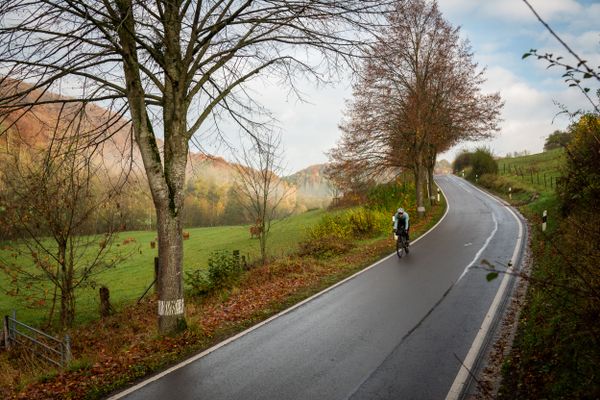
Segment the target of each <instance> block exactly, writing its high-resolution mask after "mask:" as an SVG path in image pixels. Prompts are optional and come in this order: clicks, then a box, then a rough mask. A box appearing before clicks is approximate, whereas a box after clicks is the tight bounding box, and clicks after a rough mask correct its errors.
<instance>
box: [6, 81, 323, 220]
mask: <svg viewBox="0 0 600 400" xmlns="http://www.w3.org/2000/svg"><path fill="white" fill-rule="evenodd" d="M15 84H16V83H15V82H8V81H5V82H4V83H3V85H2V86H0V95H4V96H6V95H7V94H10V93H11V91H12V90H14V89H13V88H11V85H15ZM18 86H20V87H22V86H25V87H26V86H27V85H26V84H23V83H20V84H18ZM64 98H65V97H60V96H59V95H57V94H53V93H42V92H41V91H39V90H34V91H32V92H30V93H29V94H28V95H27V96H26V97H25V98H23V99H21V102H23V103H33V102H35V101H42V102H43V103H44V104H41V105H36V106H35V107H33V108H32V109H31V110H30V111H29V112H27V113H23V112H22V111H14V112H12V113H10V114H8V115H5V116H4V117H3V118H1V119H0V127H1V128H0V129H1V131H0V147H2V150H1V151H2V152H3V153H5V154H17V152H18V150H17V149H23V150H26V151H38V150H43V149H46V148H48V147H50V146H53V147H56V146H61V145H62V143H67V141H63V140H62V139H69V140H72V139H73V138H79V139H80V140H79V143H78V145H80V146H82V147H83V146H87V145H90V144H91V145H92V147H93V148H94V157H95V158H94V159H95V160H96V162H97V163H98V164H101V165H103V167H104V168H106V170H107V171H108V172H109V174H110V175H112V176H118V175H120V174H122V173H123V172H124V171H127V172H129V171H131V172H132V174H130V176H129V179H128V182H129V185H130V186H131V187H134V188H133V189H131V190H129V192H130V193H129V194H128V195H125V196H129V198H127V199H125V200H122V201H121V203H122V205H123V208H122V209H123V210H127V211H126V213H127V214H128V216H127V222H126V226H128V227H130V228H132V229H144V228H147V227H150V226H152V221H149V220H148V218H149V217H148V216H149V215H150V219H152V214H153V212H152V206H151V200H150V195H149V192H148V184H147V181H146V178H145V173H144V171H143V164H142V160H141V155H140V153H139V151H138V150H137V146H136V145H135V142H134V140H133V137H132V134H131V129H130V124H129V123H128V121H127V120H126V119H124V118H123V117H122V116H120V115H116V114H114V113H111V112H109V111H108V110H106V109H103V108H101V107H98V106H95V105H86V107H85V108H84V110H85V112H84V113H81V103H79V102H70V103H67V105H66V106H65V107H61V106H60V105H58V104H52V103H49V102H50V101H52V100H56V99H64ZM71 121H74V123H71ZM57 138H58V140H57ZM157 142H158V143H157V144H158V146H159V148H161V147H162V141H161V140H160V139H158V140H157ZM322 169H323V166H314V167H309V168H307V169H305V170H303V171H300V172H298V173H296V174H294V175H292V177H291V178H289V177H288V178H285V179H283V178H282V179H283V187H284V190H285V192H286V193H287V194H288V195H287V197H286V198H285V201H284V202H282V204H281V208H282V212H283V213H284V214H289V213H294V212H296V213H298V212H303V211H306V210H307V209H311V208H318V207H323V206H326V205H327V204H328V202H329V198H330V195H329V194H328V190H327V185H326V183H325V181H324V178H323V175H322ZM235 179H236V168H235V166H234V165H233V164H231V163H229V162H228V161H226V160H225V159H223V158H221V157H218V156H213V155H207V154H201V153H193V152H190V154H189V157H188V163H187V167H186V180H187V184H186V210H185V211H184V213H185V216H184V219H185V220H186V222H185V225H186V226H214V225H222V224H237V223H245V222H249V220H250V217H249V216H247V215H245V214H244V212H243V211H242V210H240V209H239V208H240V206H239V202H237V203H236V201H237V200H236V199H233V198H232V196H233V195H234V194H233V192H232V191H231V188H232V186H233V184H234V182H235ZM140 194H142V197H141V198H140V196H139V195H140Z"/></svg>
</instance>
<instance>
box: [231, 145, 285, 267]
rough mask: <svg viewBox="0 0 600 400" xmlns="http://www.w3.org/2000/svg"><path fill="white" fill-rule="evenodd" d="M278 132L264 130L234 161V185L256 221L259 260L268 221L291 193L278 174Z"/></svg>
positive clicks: (280, 155)
mask: <svg viewBox="0 0 600 400" xmlns="http://www.w3.org/2000/svg"><path fill="white" fill-rule="evenodd" d="M282 160H283V149H282V146H281V136H280V135H275V134H267V135H266V136H265V137H264V139H263V140H261V141H259V142H256V143H255V144H254V146H253V147H252V148H251V149H242V155H241V157H238V158H237V163H236V164H234V166H235V168H236V171H237V177H238V182H237V184H236V185H235V186H234V187H235V188H236V191H237V193H238V196H239V197H240V199H241V203H242V205H243V206H244V207H245V208H246V210H247V212H248V214H249V215H250V216H251V218H252V220H253V221H255V225H254V226H253V227H252V228H251V229H255V231H256V232H255V233H256V234H257V235H258V239H259V243H260V256H261V261H262V263H263V264H264V263H266V261H267V239H268V236H269V232H270V230H271V224H272V223H273V220H274V219H275V218H276V217H277V212H278V211H279V206H280V205H281V202H282V201H283V200H285V198H286V197H287V196H288V195H289V194H290V187H289V186H287V185H286V184H285V182H283V181H282V180H281V179H280V178H279V176H280V175H282V172H283V170H284V168H283V166H282V164H281V162H282Z"/></svg>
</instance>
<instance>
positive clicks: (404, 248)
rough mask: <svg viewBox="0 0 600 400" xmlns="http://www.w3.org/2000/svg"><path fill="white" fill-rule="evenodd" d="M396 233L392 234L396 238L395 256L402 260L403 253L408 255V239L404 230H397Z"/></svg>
mask: <svg viewBox="0 0 600 400" xmlns="http://www.w3.org/2000/svg"><path fill="white" fill-rule="evenodd" d="M398 231H399V232H398ZM398 231H396V233H395V234H394V235H395V236H396V254H398V258H402V256H403V255H404V253H406V254H408V238H407V235H406V230H404V229H399V230H398Z"/></svg>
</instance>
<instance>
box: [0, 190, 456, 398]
mask: <svg viewBox="0 0 600 400" xmlns="http://www.w3.org/2000/svg"><path fill="white" fill-rule="evenodd" d="M339 203H340V204H344V207H342V208H334V209H330V210H327V211H326V210H314V211H310V212H307V213H305V214H302V215H298V216H294V217H290V218H288V219H284V220H280V221H276V222H274V224H273V227H272V230H271V232H270V235H272V239H271V249H273V252H272V253H271V254H273V256H272V257H271V258H270V259H269V260H268V261H267V263H266V264H264V265H263V264H262V262H260V252H259V251H258V247H257V245H256V243H255V242H256V240H257V239H250V237H249V231H248V226H238V227H215V228H196V229H189V230H187V232H188V233H189V239H188V240H186V241H185V242H184V243H185V244H184V245H185V246H186V252H185V254H186V257H187V258H186V259H185V260H184V265H185V266H186V269H185V271H186V277H185V279H184V280H185V283H186V285H185V288H186V289H185V290H186V296H187V297H186V298H187V299H188V300H187V304H186V320H187V321H188V329H187V330H185V331H184V332H182V333H179V334H175V335H171V336H161V335H158V332H157V327H156V324H155V323H153V321H154V310H155V308H156V306H157V296H156V294H154V292H153V290H152V291H150V293H149V294H148V295H147V296H146V297H145V298H143V299H142V301H140V302H139V303H138V302H137V298H138V297H139V296H140V295H141V293H142V292H143V291H144V290H145V288H146V287H147V285H149V283H150V282H152V279H153V275H152V274H153V272H152V260H153V257H154V256H155V255H156V249H152V248H151V247H150V242H151V241H152V240H153V239H154V238H153V234H152V233H151V232H128V233H125V234H123V236H119V240H118V243H119V244H120V246H121V247H129V246H132V247H133V248H135V249H136V251H134V252H132V256H131V257H130V258H128V259H127V260H125V261H124V262H123V264H120V265H118V266H117V267H115V268H112V269H109V270H106V271H105V272H103V274H102V275H100V276H99V277H98V278H97V281H98V283H100V282H102V283H103V284H105V285H106V286H108V287H109V288H110V289H111V299H113V305H114V309H115V312H114V313H113V314H112V315H110V316H107V317H103V318H100V317H99V315H98V311H97V306H98V303H97V301H96V300H94V297H95V293H96V292H95V291H90V293H89V295H88V297H86V296H81V297H80V298H81V299H82V302H85V301H87V302H89V305H88V307H87V308H86V307H78V310H80V314H81V315H78V318H76V320H75V326H74V328H73V329H72V330H71V331H70V334H71V336H72V338H73V361H72V362H71V364H70V366H69V367H68V368H67V369H65V370H62V371H61V370H59V369H53V368H49V367H48V366H47V365H45V364H42V363H41V362H39V361H36V360H35V359H34V358H33V357H31V356H30V355H29V354H28V353H27V352H18V351H11V352H2V353H0V370H1V371H2V372H0V387H1V388H2V389H1V390H2V391H1V392H0V397H2V398H9V399H10V398H27V399H48V398H90V399H94V398H100V397H102V396H105V395H107V394H108V393H110V392H111V391H113V390H116V389H118V388H120V387H123V386H124V385H126V384H128V383H130V382H132V381H134V380H136V379H138V378H140V377H143V376H145V375H147V374H149V373H152V372H155V371H157V370H160V369H163V368H166V367H167V366H169V365H171V364H173V363H175V362H177V361H178V360H181V359H182V358H184V357H186V356H189V355H191V354H194V353H197V352H199V351H202V350H203V349H206V348H208V347H210V346H212V345H214V344H216V343H218V342H219V341H221V340H223V339H225V338H227V337H229V336H232V335H234V334H235V333H237V332H240V331H241V330H243V329H246V328H248V327H249V326H251V325H254V324H256V323H257V322H259V321H261V320H264V319H266V318H268V317H269V316H271V315H274V314H275V313H277V312H279V311H281V310H283V309H285V308H287V307H289V306H291V305H293V304H295V303H296V302H298V301H301V300H302V299H305V298H307V297H309V296H311V295H312V294H315V293H317V292H319V291H321V290H323V289H324V288H326V287H328V286H330V285H332V284H334V283H335V282H338V281H340V280H342V279H344V278H346V277H348V276H350V275H352V274H353V273H355V272H357V271H359V270H361V269H363V268H364V267H366V266H368V265H370V264H372V263H373V262H375V261H376V260H378V259H380V258H382V257H383V256H386V255H388V254H390V253H392V251H393V249H394V242H393V239H392V235H391V215H392V214H393V212H394V211H395V209H396V208H397V207H399V206H403V207H404V208H405V209H407V211H408V212H409V213H412V215H415V217H414V218H412V217H411V221H412V222H413V224H412V228H411V229H412V231H413V232H414V235H415V236H414V237H415V238H416V237H418V236H420V235H421V234H422V233H423V232H425V231H426V230H427V229H429V228H430V227H431V226H432V225H433V224H434V223H435V222H436V221H438V220H439V218H440V217H441V216H442V215H443V213H444V211H445V202H444V201H442V202H441V204H434V205H432V206H431V208H430V210H429V211H428V213H427V214H426V216H425V217H423V218H419V217H417V216H416V202H415V196H414V184H413V183H410V182H408V183H407V182H403V183H402V184H399V183H390V184H385V185H378V186H375V187H371V188H370V189H367V190H366V191H365V192H361V193H349V194H348V196H347V198H345V199H344V198H342V199H340V201H339ZM125 241H128V242H129V243H128V244H123V243H124V242H125ZM251 248H252V249H254V250H253V251H252V250H250V249H251ZM233 250H239V254H237V253H236V254H235V255H234V253H233ZM242 256H244V260H245V262H244V261H243V260H242ZM86 298H87V300H85V299H86ZM9 300H10V301H11V302H14V301H16V298H9ZM3 301H6V300H5V299H3ZM6 305H7V303H4V304H3V305H2V309H3V310H4V307H5V306H6ZM19 312H20V313H22V315H29V317H30V318H32V320H34V321H35V320H39V319H36V318H39V317H36V315H38V316H39V315H42V314H43V313H42V310H38V311H34V310H23V309H22V311H19Z"/></svg>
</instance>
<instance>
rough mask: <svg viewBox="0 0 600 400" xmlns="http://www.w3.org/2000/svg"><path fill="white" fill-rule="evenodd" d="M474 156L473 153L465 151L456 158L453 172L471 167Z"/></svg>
mask: <svg viewBox="0 0 600 400" xmlns="http://www.w3.org/2000/svg"><path fill="white" fill-rule="evenodd" d="M472 154H473V153H469V152H467V151H463V152H462V153H460V154H459V155H458V156H456V159H455V160H454V162H453V163H452V170H453V171H454V173H457V172H460V171H462V170H463V169H465V168H467V167H468V166H470V165H471V155H472Z"/></svg>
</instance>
